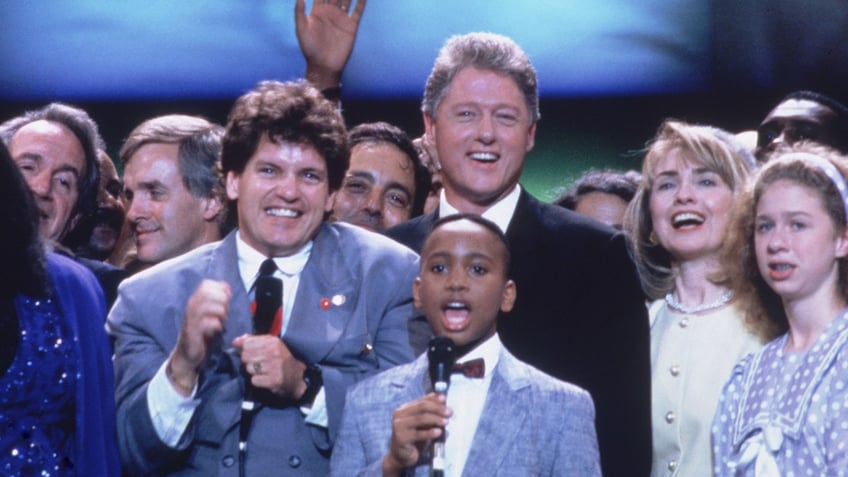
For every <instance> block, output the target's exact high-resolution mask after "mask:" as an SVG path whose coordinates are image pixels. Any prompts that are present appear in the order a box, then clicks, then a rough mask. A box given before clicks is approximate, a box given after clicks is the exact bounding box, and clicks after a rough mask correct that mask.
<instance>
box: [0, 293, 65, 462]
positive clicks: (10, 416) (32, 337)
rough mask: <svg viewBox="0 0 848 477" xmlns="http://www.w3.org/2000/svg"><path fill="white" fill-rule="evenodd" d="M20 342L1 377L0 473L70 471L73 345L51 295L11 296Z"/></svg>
mask: <svg viewBox="0 0 848 477" xmlns="http://www.w3.org/2000/svg"><path fill="white" fill-rule="evenodd" d="M15 308H16V310H17V313H18V321H19V326H20V330H21V331H20V344H19V346H18V351H17V354H16V356H15V359H14V361H13V362H12V364H11V366H10V367H9V369H8V370H7V371H6V373H5V374H4V375H3V376H2V377H0V474H2V475H4V476H5V475H15V476H28V475H32V476H41V477H55V476H72V475H75V473H74V468H73V461H72V460H71V457H72V456H73V455H74V428H75V420H74V409H75V405H74V403H75V395H76V383H77V379H78V378H79V376H78V375H77V366H76V363H77V356H76V349H77V346H76V344H75V343H74V342H73V341H74V338H73V336H72V333H71V330H70V329H69V328H68V326H67V324H66V323H65V320H63V319H62V317H61V316H60V311H59V308H58V306H57V305H56V303H55V302H53V301H52V300H43V299H42V300H35V299H30V298H27V297H18V298H17V299H16V300H15Z"/></svg>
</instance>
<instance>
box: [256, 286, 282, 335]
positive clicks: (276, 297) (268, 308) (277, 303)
mask: <svg viewBox="0 0 848 477" xmlns="http://www.w3.org/2000/svg"><path fill="white" fill-rule="evenodd" d="M255 285H256V298H255V300H256V312H255V313H254V314H253V334H255V335H267V334H268V333H270V332H271V325H273V324H274V317H275V316H276V315H277V310H279V309H280V307H281V306H282V304H283V281H282V280H280V279H279V278H274V277H273V276H270V275H262V276H260V277H259V278H257V279H256V284H255Z"/></svg>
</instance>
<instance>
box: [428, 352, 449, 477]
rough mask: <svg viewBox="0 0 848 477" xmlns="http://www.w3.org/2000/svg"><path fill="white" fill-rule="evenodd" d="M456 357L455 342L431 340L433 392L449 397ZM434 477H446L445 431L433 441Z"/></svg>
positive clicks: (429, 358) (429, 355) (430, 359)
mask: <svg viewBox="0 0 848 477" xmlns="http://www.w3.org/2000/svg"><path fill="white" fill-rule="evenodd" d="M454 359H456V356H455V355H454V346H453V340H451V339H450V338H447V337H444V336H436V337H435V338H433V339H431V340H430V344H429V346H428V347H427V361H428V362H429V366H430V382H432V383H433V391H435V392H436V393H438V394H441V395H442V396H447V394H448V388H449V387H450V377H451V373H452V372H453V363H454ZM432 455H433V461H432V465H431V468H432V473H431V475H432V476H433V477H444V475H445V429H444V428H442V433H441V434H440V435H439V437H437V438H436V439H434V440H433V452H432Z"/></svg>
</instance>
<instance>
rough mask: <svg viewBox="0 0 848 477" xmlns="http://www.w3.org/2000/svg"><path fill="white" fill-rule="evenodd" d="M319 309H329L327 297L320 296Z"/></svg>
mask: <svg viewBox="0 0 848 477" xmlns="http://www.w3.org/2000/svg"><path fill="white" fill-rule="evenodd" d="M321 309H322V310H329V309H330V299H329V298H321Z"/></svg>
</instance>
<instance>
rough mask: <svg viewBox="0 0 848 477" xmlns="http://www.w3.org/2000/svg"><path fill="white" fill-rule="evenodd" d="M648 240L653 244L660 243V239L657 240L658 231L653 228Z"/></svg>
mask: <svg viewBox="0 0 848 477" xmlns="http://www.w3.org/2000/svg"><path fill="white" fill-rule="evenodd" d="M648 242H651V245H657V244H659V243H660V241H659V240H657V234H656V232H654V231H653V230H651V233H650V234H649V235H648Z"/></svg>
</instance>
